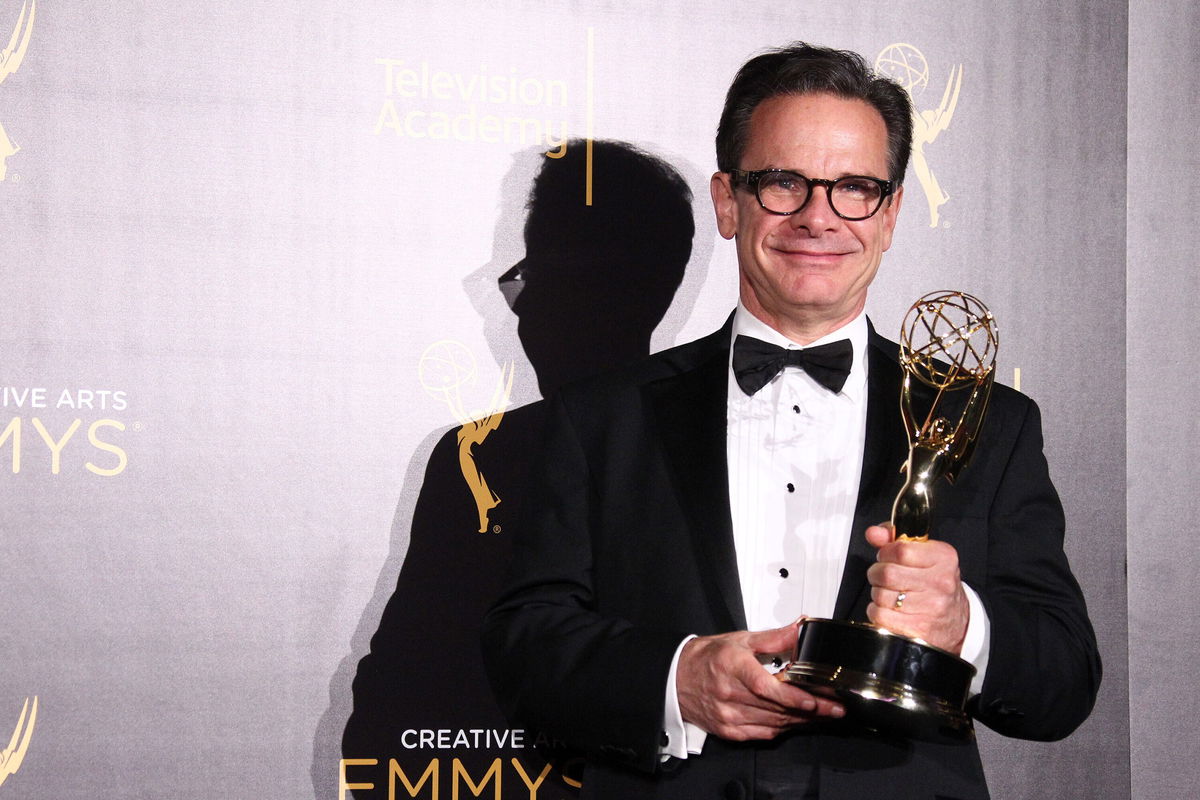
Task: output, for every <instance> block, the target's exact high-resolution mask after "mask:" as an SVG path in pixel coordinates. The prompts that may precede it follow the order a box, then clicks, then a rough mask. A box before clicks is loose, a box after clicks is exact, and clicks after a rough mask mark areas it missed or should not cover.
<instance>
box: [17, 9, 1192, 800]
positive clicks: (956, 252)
mask: <svg viewBox="0 0 1200 800" xmlns="http://www.w3.org/2000/svg"><path fill="white" fill-rule="evenodd" d="M1127 33H1128V27H1127V24H1126V11H1125V6H1124V4H1123V3H1116V2H1112V3H1099V4H1097V3H1089V2H1084V0H1071V2H1066V3H1052V4H1042V3H1036V2H1019V3H1009V4H1001V5H996V4H993V3H983V2H978V3H976V2H971V3H959V2H950V0H942V1H940V2H915V1H913V2H910V1H908V0H893V1H892V2H887V3H856V2H823V3H801V4H798V5H797V4H793V5H790V6H786V7H783V6H779V5H778V4H775V3H765V2H753V3H738V4H731V3H722V2H700V3H696V2H687V3H684V2H673V1H669V2H663V3H658V4H654V5H652V6H650V5H645V4H636V3H626V2H608V3H599V2H597V3H583V2H580V3H548V2H518V1H516V0H504V1H503V2H478V1H476V0H462V2H456V3H418V2H406V1H404V0H363V1H362V2H355V3H345V2H330V1H328V0H308V1H307V2H303V3H291V2H279V1H278V0H250V2H224V1H222V0H218V2H215V3H208V4H202V5H195V4H180V3H166V2H161V3H154V2H135V3H128V2H118V3H109V4H99V5H97V4H84V3H78V2H56V1H55V0H0V47H3V51H2V54H0V270H2V275H3V279H2V281H0V318H2V319H3V325H2V326H0V548H2V549H0V608H2V609H3V612H2V616H0V620H2V622H0V664H2V669H0V676H2V677H0V746H4V745H5V744H6V743H8V745H7V747H4V749H3V750H2V751H0V798H2V799H6V798H72V797H110V798H160V797H161V798H165V797H170V798H235V797H264V798H302V797H317V798H341V797H349V796H351V795H352V794H353V795H355V796H357V797H360V798H361V797H366V798H373V797H378V798H384V797H388V798H391V797H423V798H434V797H442V798H450V797H467V796H480V797H493V796H494V797H504V798H533V797H540V798H543V800H546V799H547V798H563V797H572V796H574V795H575V793H576V791H577V785H578V781H579V777H580V775H579V762H578V761H577V760H576V759H575V758H574V757H573V756H572V755H571V754H570V753H569V752H568V751H566V750H564V749H563V748H562V747H561V743H558V742H554V741H553V740H550V739H547V737H545V736H544V735H542V734H540V733H539V732H537V731H528V730H520V729H513V728H511V727H510V726H509V725H508V724H507V723H506V722H505V721H504V720H503V718H502V717H501V716H500V715H499V714H498V712H497V711H496V710H495V708H494V706H493V704H492V701H491V699H490V697H489V695H488V692H487V689H486V687H485V685H484V678H483V673H482V670H481V668H480V666H479V656H478V645H477V641H476V634H477V630H478V624H479V615H480V614H481V613H482V610H483V608H484V607H485V606H486V604H487V602H488V600H489V599H490V597H491V595H492V594H493V593H494V592H495V591H496V589H497V586H498V581H499V580H500V574H501V573H502V571H503V566H504V560H505V558H506V557H507V552H508V547H509V537H510V536H511V529H512V519H513V516H514V514H515V513H516V510H517V509H518V508H519V506H520V503H521V491H520V490H521V480H522V475H523V469H524V466H525V464H526V463H527V462H528V459H529V458H530V455H531V452H532V451H533V450H534V449H535V447H536V439H537V433H538V428H539V422H540V419H541V406H540V404H539V402H538V401H539V399H540V398H541V397H542V396H543V395H544V394H545V393H547V392H549V391H552V390H553V388H554V387H556V386H557V385H559V384H561V383H562V382H563V381H565V380H568V379H570V378H572V377H574V376H575V375H577V374H580V373H583V372H590V371H593V370H596V369H602V368H605V367H607V366H610V365H612V364H616V363H620V362H622V361H627V360H631V359H633V358H636V357H638V356H639V355H641V354H645V353H646V352H649V351H650V350H657V349H661V348H663V347H667V346H670V345H672V344H675V343H678V342H682V341H686V340H688V339H690V338H694V337H696V336H698V335H701V334H704V333H707V332H709V331H710V330H712V329H714V328H715V327H716V326H718V325H720V324H721V322H722V321H723V320H724V318H725V316H726V315H727V314H728V312H729V310H730V308H731V307H732V304H733V302H734V299H735V282H736V264H735V259H734V253H733V248H732V245H730V244H729V243H727V242H725V241H724V240H722V239H720V237H719V236H718V235H717V234H716V231H715V227H714V223H713V220H712V213H711V208H710V204H709V200H708V178H709V175H710V174H711V172H712V170H713V169H714V156H713V144H712V140H713V135H714V131H715V125H716V120H717V116H718V114H719V111H720V107H721V102H722V99H723V95H724V91H725V89H726V88H727V86H728V83H729V81H730V79H731V77H732V75H733V73H734V71H735V70H736V68H737V67H738V66H739V65H740V64H741V63H742V62H743V61H744V60H745V59H746V58H748V57H749V56H750V55H752V54H753V53H755V52H756V51H758V50H760V49H762V48H763V47H766V46H772V45H779V44H784V43H786V42H788V41H791V40H794V39H804V40H809V41H813V42H818V43H822V44H830V45H835V46H839V47H845V48H849V49H853V50H856V51H858V52H861V53H863V54H864V55H865V56H866V57H867V58H868V59H869V60H871V61H873V62H874V63H875V65H876V66H877V68H878V69H880V70H882V71H884V72H886V73H888V74H890V75H892V76H894V77H895V78H896V79H897V80H899V81H900V82H901V83H902V84H903V85H904V86H905V87H906V88H907V89H908V91H909V92H910V93H911V95H912V98H913V101H914V104H915V109H916V113H917V115H916V117H915V118H914V121H915V122H916V140H915V152H914V159H913V163H912V168H911V169H910V172H909V175H908V181H907V188H906V195H907V199H906V202H905V205H904V211H903V214H902V215H901V220H900V224H899V229H898V232H897V234H896V241H895V245H894V246H893V248H892V250H891V251H890V252H889V253H888V255H887V256H886V258H885V262H884V266H883V268H882V271H881V275H880V277H879V279H878V281H877V283H876V286H875V287H874V289H873V293H872V297H871V306H870V312H871V314H872V318H873V320H874V321H875V323H876V326H877V327H878V328H879V329H880V330H881V331H883V332H885V333H890V334H892V335H893V336H894V335H895V332H897V331H898V329H899V325H900V321H901V318H902V315H903V313H904V311H905V310H906V309H907V307H908V305H909V303H910V302H912V301H913V300H914V299H916V298H917V297H918V296H920V295H921V294H924V293H925V292H927V291H930V290H933V289H939V288H953V289H961V290H965V291H969V292H971V293H973V294H976V295H978V296H979V297H981V298H983V299H984V300H985V301H986V302H987V303H988V305H989V306H990V307H991V309H992V311H993V312H994V313H995V315H996V317H997V319H998V320H999V324H1000V329H1001V335H1002V342H1003V347H1002V349H1001V351H1000V363H999V376H1000V380H1001V381H1002V382H1004V383H1009V384H1018V385H1019V386H1020V388H1022V389H1023V390H1024V391H1026V392H1027V393H1028V394H1030V395H1032V396H1033V397H1034V398H1035V399H1037V400H1038V402H1039V403H1040V404H1041V406H1042V408H1043V412H1044V416H1045V422H1046V447H1047V453H1048V457H1049V460H1050V464H1051V469H1052V473H1053V475H1054V478H1055V480H1056V482H1057V485H1058V487H1059V489H1060V492H1061V493H1062V496H1063V500H1064V503H1065V506H1066V509H1067V515H1068V520H1069V526H1070V527H1069V534H1068V541H1067V549H1068V551H1069V554H1070V557H1071V559H1072V562H1073V565H1074V567H1075V570H1076V572H1077V574H1078V575H1079V577H1080V579H1081V582H1082V583H1083V586H1084V590H1085V593H1086V595H1087V598H1088V601H1089V604H1090V607H1091V610H1092V615H1093V619H1094V620H1095V623H1096V626H1097V631H1098V635H1099V638H1100V642H1101V647H1102V649H1103V655H1104V659H1105V683H1104V686H1103V689H1102V693H1101V696H1100V699H1099V704H1098V707H1097V709H1096V712H1095V713H1094V715H1093V716H1092V718H1091V719H1090V720H1089V721H1088V723H1087V724H1086V725H1085V726H1084V727H1083V728H1082V729H1081V730H1080V731H1079V732H1078V733H1076V734H1075V735H1074V736H1072V737H1071V738H1069V739H1068V740H1066V741H1064V742H1059V743H1053V744H1034V743H1025V742H1013V741H1007V740H1002V739H1000V738H998V737H996V736H994V735H991V734H989V733H988V732H987V731H981V733H980V735H981V738H982V740H983V746H984V757H985V762H986V764H987V768H988V773H989V778H990V781H991V783H992V786H993V791H994V793H995V795H996V796H997V797H1001V798H1012V797H1051V796H1052V797H1063V798H1069V797H1075V798H1089V800H1090V799H1091V798H1101V797H1104V798H1123V797H1128V796H1129V762H1128V753H1129V722H1128V716H1129V701H1128V690H1127V677H1126V663H1127V624H1126V618H1127V615H1126V591H1127V589H1126V579H1125V573H1124V561H1125V537H1126V525H1125V520H1126V507H1125V499H1126V489H1125V487H1126V455H1125V452H1126V451H1125V424H1126V423H1125V420H1126V407H1125V403H1126V395H1125V386H1126V375H1125V371H1126V368H1125V365H1126V362H1125V317H1124V313H1123V309H1124V306H1125V297H1126V284H1125V276H1126V233H1125V226H1126V205H1125V199H1126V152H1127V151H1126V107H1127V106H1126V104H1127V94H1128V92H1127V81H1128V75H1127V56H1126V37H1127ZM1175 188H1178V187H1175ZM1164 302H1167V303H1170V302H1171V298H1169V297H1167V298H1164ZM567 350H570V351H571V352H573V353H575V354H576V355H577V356H578V358H576V359H574V360H571V359H567V358H565V357H564V355H563V354H564V352H566V351H567ZM372 640H374V646H372Z"/></svg>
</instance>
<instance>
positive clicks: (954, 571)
mask: <svg viewBox="0 0 1200 800" xmlns="http://www.w3.org/2000/svg"><path fill="white" fill-rule="evenodd" d="M910 141H911V108H910V105H909V101H908V96H907V94H906V93H905V92H904V91H903V90H902V89H901V88H900V87H899V86H897V85H896V84H894V83H892V82H891V81H888V80H886V79H883V78H880V77H878V76H875V75H874V74H872V73H871V72H870V70H869V69H868V68H867V67H866V65H865V63H864V62H863V60H862V59H861V58H860V57H859V56H857V55H855V54H852V53H846V52H839V51H833V50H828V49H825V48H816V47H811V46H808V45H803V44H796V45H793V46H791V47H788V48H783V49H781V50H776V51H771V52H768V53H765V54H763V55H761V56H758V57H756V58H754V59H752V60H751V61H749V62H748V63H747V64H746V65H745V66H743V67H742V69H741V70H740V71H739V73H738V75H737V77H736V78H735V80H734V83H733V85H732V86H731V88H730V90H729V93H728V96H727V98H726V104H725V109H724V112H723V114H722V117H721V121H720V125H719V127H718V133H717V161H718V169H719V172H717V173H716V174H715V175H714V176H713V178H712V181H711V191H712V199H713V204H714V208H715V211H716V217H717V225H718V229H719V231H720V233H721V235H722V236H724V237H725V238H727V239H734V240H735V243H736V248H737V256H738V264H739V303H738V307H737V309H736V310H735V311H734V313H733V315H732V316H731V318H730V319H729V321H727V323H726V324H725V326H724V327H722V328H721V329H720V330H718V331H717V332H716V333H714V334H712V335H710V336H708V337H705V338H704V339H701V340H698V341H696V342H692V343H690V344H686V345H683V346H681V347H677V348H674V349H671V350H668V351H665V352H663V353H659V354H657V355H655V356H652V357H651V358H650V359H649V360H647V361H645V362H643V363H642V364H640V365H638V366H636V367H633V368H630V369H627V370H623V371H620V372H618V373H614V374H610V375H607V376H604V377H601V378H599V379H594V380H589V381H587V382H584V383H578V384H573V385H571V386H568V387H566V388H565V389H564V390H563V391H562V392H560V393H559V395H558V396H557V398H555V399H554V400H553V401H552V403H551V406H552V407H551V409H550V411H549V422H548V423H547V428H548V433H547V438H546V444H545V452H544V454H543V460H542V464H543V466H542V467H541V468H540V470H538V471H537V472H536V474H535V477H534V480H533V486H532V490H531V491H530V493H529V494H528V495H527V497H526V501H525V509H526V512H527V513H526V514H525V515H524V521H523V523H522V525H521V529H520V530H519V531H518V532H517V538H516V541H515V545H514V559H513V564H512V568H511V570H510V579H509V583H508V589H507V590H506V592H505V594H504V595H503V596H502V597H501V599H500V600H499V601H498V602H497V603H496V605H495V606H493V608H492V610H491V611H490V612H489V615H488V618H487V620H486V622H485V625H484V645H485V657H486V658H487V660H488V669H489V674H490V677H491V680H492V684H493V687H494V689H495V691H496V694H497V697H498V699H499V700H500V703H501V705H502V707H504V708H505V710H506V712H507V713H509V715H510V716H511V717H512V718H513V719H514V721H516V722H518V723H520V724H523V725H525V726H527V727H530V728H535V729H539V730H544V731H546V732H547V733H550V734H552V735H554V736H557V737H559V738H561V739H563V740H566V741H567V742H569V743H571V744H573V745H576V746H578V747H581V748H583V749H584V750H585V751H586V752H588V753H589V754H590V758H591V760H590V762H589V768H588V771H587V772H586V773H585V776H584V788H583V796H584V797H600V798H637V797H671V798H676V797H678V798H698V797H726V798H743V797H744V798H749V797H754V798H772V797H788V798H795V797H810V798H822V800H829V798H833V799H835V800H837V799H839V798H841V799H843V800H851V798H861V797H867V796H879V797H888V798H913V799H914V800H915V799H916V798H963V799H965V798H986V797H987V796H988V795H987V787H986V784H985V781H984V777H983V771H982V767H981V764H980V762H979V756H978V752H977V749H976V747H975V745H974V742H973V741H971V742H966V743H962V744H958V743H937V742H928V741H915V740H909V739H904V738H898V737H894V736H888V735H885V734H878V733H873V732H871V731H868V730H866V729H864V728H863V727H862V726H860V725H856V724H855V722H854V720H853V719H852V718H846V714H845V709H844V708H843V707H842V706H841V705H840V704H839V703H838V702H835V701H832V700H830V699H828V698H825V697H820V696H814V695H812V694H810V693H808V692H806V691H804V690H803V689H801V688H799V687H797V686H795V685H792V684H788V683H785V682H782V681H779V680H777V679H776V678H775V677H774V675H773V674H772V672H773V671H778V669H779V668H780V667H781V666H782V663H783V661H784V660H785V659H786V658H787V655H788V653H789V652H790V650H791V648H792V646H793V644H794V642H795V637H796V634H797V625H796V622H795V621H796V619H797V618H798V617H799V616H801V615H806V616H814V617H836V618H844V619H853V620H859V621H870V622H873V623H876V624H879V625H881V626H884V627H887V628H889V629H891V630H895V631H900V632H903V633H906V634H908V635H911V636H917V637H920V638H921V639H924V640H925V641H926V642H929V643H931V644H933V645H935V646H937V647H940V648H942V649H945V650H948V651H950V652H953V653H955V654H959V655H961V656H962V658H964V659H966V660H968V661H970V662H972V663H973V664H975V666H976V667H977V668H978V674H977V676H976V679H975V682H974V684H973V685H972V688H971V700H970V702H969V706H968V710H969V711H970V713H971V714H972V716H973V717H974V718H975V719H977V720H979V721H980V722H983V723H984V724H986V725H988V726H989V727H991V728H993V729H995V730H997V731H999V732H1001V733H1004V734H1007V735H1012V736H1019V737H1024V738H1032V739H1055V738H1060V737H1063V736H1066V735H1067V734H1069V733H1070V732H1071V731H1072V730H1074V729H1075V727H1077V726H1078V725H1079V724H1080V723H1081V722H1082V721H1083V720H1084V719H1085V718H1086V717H1087V715H1088V713H1089V712H1090V710H1091V706H1092V704H1093V702H1094V700H1095V694H1096V690H1097V687H1098V684H1099V680H1100V663H1099V657H1098V655H1097V652H1096V643H1095V636H1094V634H1093V632H1092V628H1091V624H1090V622H1089V621H1088V618H1087V611H1086V607H1085V605H1084V602H1083V598H1082V595H1081V593H1080V590H1079V587H1078V584H1077V583H1076V581H1075V579H1074V577H1073V576H1072V574H1071V571H1070V568H1069V566H1068V564H1067V561H1066V557H1065V555H1064V553H1063V550H1062V538H1063V527H1064V525H1063V515H1062V508H1061V505H1060V503H1059V501H1058V497H1057V495H1056V493H1055V491H1054V488H1053V486H1052V485H1051V483H1050V479H1049V475H1048V471H1047V466H1046V461H1045V458H1044V457H1043V455H1042V452H1041V428H1040V418H1039V414H1038V411H1037V408H1036V406H1035V405H1034V404H1033V403H1032V402H1031V401H1030V400H1028V398H1025V397H1023V396H1022V395H1020V394H1018V393H1016V392H1014V391H1012V390H1010V389H1007V388H1006V387H1001V386H997V387H995V390H994V391H993V396H992V400H991V407H990V409H989V412H988V416H987V417H986V420H985V422H984V425H983V428H982V430H981V431H980V434H979V441H978V445H977V447H976V451H975V455H974V460H973V462H972V463H971V465H970V466H969V467H968V468H967V469H966V470H965V471H964V472H963V473H962V474H961V475H960V476H959V477H958V479H957V480H956V482H955V484H954V485H953V486H949V485H943V486H939V487H938V492H939V494H938V495H937V505H936V507H935V509H934V516H933V532H934V536H935V538H934V539H931V540H930V541H925V542H916V541H894V540H893V537H892V533H891V531H890V529H889V528H888V527H886V526H883V525H880V524H878V523H879V521H880V520H884V519H886V518H887V517H888V514H889V511H890V508H891V504H892V500H893V499H894V498H895V496H896V493H897V490H898V489H899V488H900V486H901V483H902V480H903V476H902V475H901V474H900V473H899V471H898V468H899V467H900V465H901V464H902V463H903V462H904V460H905V455H906V453H907V438H906V435H905V433H904V429H903V424H902V421H901V419H900V415H899V412H898V408H897V397H898V395H899V388H900V381H901V372H900V367H899V364H898V360H897V348H896V346H895V345H894V344H893V343H890V342H887V341H886V340H884V339H883V338H882V337H880V336H878V335H877V334H876V333H875V332H874V330H873V329H872V328H871V326H870V324H869V322H868V321H867V319H866V317H865V316H864V311H863V310H864V306H865V302H866V296H867V290H868V287H869V286H870V284H871V281H872V279H873V278H874V276H875V273H876V270H877V269H878V267H879V263H880V260H881V258H882V255H883V253H884V251H885V250H887V249H888V247H889V246H890V244H891V237H892V233H893V231H894V229H895V225H896V219H897V215H898V214H899V211H900V207H901V201H902V200H903V194H904V190H903V185H902V181H903V178H904V172H905V168H906V165H907V161H908V154H909V149H910ZM925 399H926V400H928V398H925Z"/></svg>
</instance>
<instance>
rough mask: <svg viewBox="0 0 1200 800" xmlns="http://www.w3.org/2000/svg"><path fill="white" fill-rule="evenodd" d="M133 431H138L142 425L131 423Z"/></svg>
mask: <svg viewBox="0 0 1200 800" xmlns="http://www.w3.org/2000/svg"><path fill="white" fill-rule="evenodd" d="M133 429H134V430H135V431H140V430H141V429H142V423H140V422H135V423H133Z"/></svg>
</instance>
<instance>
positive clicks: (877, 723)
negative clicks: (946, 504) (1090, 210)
mask: <svg viewBox="0 0 1200 800" xmlns="http://www.w3.org/2000/svg"><path fill="white" fill-rule="evenodd" d="M998 346H999V335H998V333H997V328H996V320H995V318H994V317H993V316H992V313H991V312H990V311H988V309H987V307H986V306H985V305H984V304H983V303H982V302H980V301H979V299H978V298H975V297H972V296H971V295H969V294H966V293H964V292H952V291H941V292H931V293H930V294H927V295H925V296H924V297H922V298H921V299H920V300H918V301H917V302H915V303H913V305H912V307H911V308H910V309H909V311H908V313H907V314H906V315H905V318H904V324H903V326H902V328H901V332H900V364H901V367H902V368H903V370H904V381H903V384H902V386H901V390H900V413H901V417H902V418H903V420H904V428H905V431H906V433H907V434H908V443H909V453H908V458H907V459H906V461H905V463H904V464H903V466H902V468H903V470H904V476H905V481H904V486H903V487H902V488H901V489H900V492H899V493H898V494H897V496H896V500H895V503H894V505H893V506H892V520H891V521H892V527H893V529H894V530H895V532H896V536H897V538H901V539H907V540H915V541H924V540H927V539H928V538H929V535H930V519H931V510H932V507H933V489H934V486H935V484H937V483H938V481H939V479H940V478H945V479H946V480H948V481H949V482H951V483H953V482H954V480H955V479H956V478H957V477H958V474H959V472H960V471H961V470H962V468H963V467H964V466H965V465H966V463H967V461H968V460H969V459H970V457H971V453H972V452H973V451H974V449H975V444H976V441H977V440H978V437H979V430H980V427H981V426H982V424H983V416H984V412H985V411H986V410H987V403H988V397H989V396H990V394H991V389H992V382H993V377H994V374H995V364H996V350H997V347H998ZM914 380H915V381H919V382H920V383H922V384H925V386H928V387H929V388H930V389H932V390H933V392H934V393H935V394H934V397H933V400H932V403H930V404H929V406H928V411H927V413H926V414H925V416H924V418H923V419H921V418H919V415H918V414H916V413H915V411H914V406H915V403H914V394H916V393H917V392H918V390H917V389H916V387H914V384H913V381H914ZM962 392H966V395H965V399H963V395H962ZM960 401H961V402H960ZM951 408H953V409H955V411H954V413H948V409H951ZM974 676H975V667H974V666H973V665H971V664H970V663H968V662H967V661H964V660H963V659H961V658H959V657H958V656H956V655H954V654H953V653H949V652H947V651H945V650H942V649H940V648H938V647H934V646H933V645H931V644H929V643H927V642H924V641H922V640H920V639H917V638H914V637H910V636H903V635H901V634H898V633H894V632H892V631H889V630H887V629H885V628H880V627H878V626H875V625H870V624H867V623H861V622H849V621H846V620H830V619H805V620H804V621H803V622H802V623H801V625H800V634H799V636H798V638H797V643H796V651H795V653H794V656H793V659H792V663H791V665H790V666H789V667H788V669H787V672H786V678H787V680H788V681H790V682H792V683H795V684H797V685H800V686H803V687H804V688H806V689H808V690H810V691H813V692H815V693H819V694H822V695H825V696H831V697H836V698H837V699H838V700H839V701H841V702H842V703H843V704H844V705H845V706H846V711H847V717H848V718H849V719H850V720H851V721H852V722H854V723H857V724H859V725H860V726H862V727H864V728H868V729H871V730H878V731H882V732H885V733H888V734H892V735H896V734H899V735H902V736H908V737H911V738H919V739H932V740H936V741H944V742H955V741H959V742H965V741H970V740H972V739H973V738H974V735H975V730H974V728H973V727H972V725H971V719H970V717H968V716H967V713H966V711H965V710H964V709H965V706H966V702H967V694H968V692H969V690H970V686H971V679H972V678H973V677H974Z"/></svg>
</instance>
